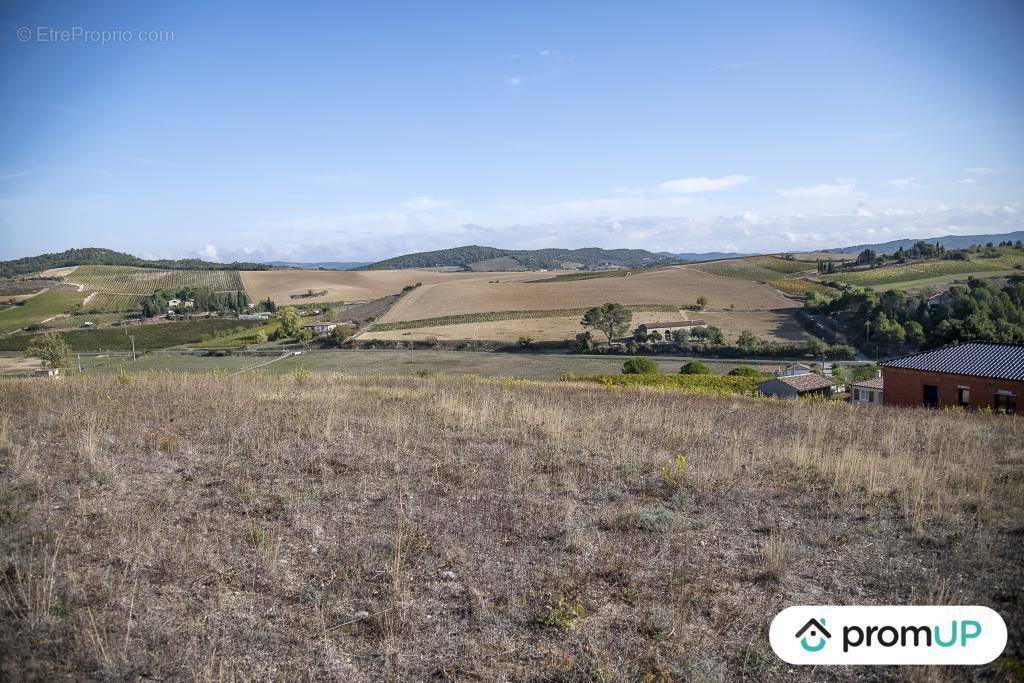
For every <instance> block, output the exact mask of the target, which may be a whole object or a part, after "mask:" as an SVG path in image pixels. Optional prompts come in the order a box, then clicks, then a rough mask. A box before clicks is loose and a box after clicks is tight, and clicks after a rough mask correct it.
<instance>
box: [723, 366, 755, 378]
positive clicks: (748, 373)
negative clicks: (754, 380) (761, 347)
mask: <svg viewBox="0 0 1024 683" xmlns="http://www.w3.org/2000/svg"><path fill="white" fill-rule="evenodd" d="M729 376H730V377H760V376H761V373H760V372H758V371H757V370H756V369H754V368H752V367H750V366H749V365H737V366H736V367H734V368H733V369H732V370H730V371H729Z"/></svg>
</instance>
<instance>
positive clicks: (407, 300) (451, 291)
mask: <svg viewBox="0 0 1024 683" xmlns="http://www.w3.org/2000/svg"><path fill="white" fill-rule="evenodd" d="M515 275H519V274H518V273H517V274H515ZM528 275H530V276H534V279H536V278H535V274H528ZM487 279H488V278H487V277H483V278H481V279H477V280H467V281H464V282H459V283H458V286H449V285H448V284H444V283H435V284H426V283H425V284H424V285H423V286H422V287H420V288H419V289H417V290H415V291H413V292H409V293H408V294H407V295H405V296H404V297H402V299H401V300H400V301H399V302H398V303H397V304H395V305H394V306H393V307H392V308H391V310H390V311H389V312H388V314H387V315H385V316H384V317H383V318H381V322H399V321H404V320H419V319H423V318H432V317H441V316H450V315H466V314H471V313H485V312H489V311H521V310H540V309H556V308H580V307H587V306H597V305H600V304H602V303H604V302H606V301H615V302H619V303H624V304H666V305H671V306H686V305H692V304H693V303H694V302H695V301H696V300H697V297H698V296H702V295H703V296H706V297H707V298H708V300H709V304H708V305H709V307H710V308H728V307H729V306H731V305H735V306H736V307H737V308H740V309H745V310H759V309H760V310H763V309H771V308H786V307H793V306H796V304H795V303H794V302H793V301H791V300H789V299H787V298H785V297H784V296H782V295H781V294H779V293H778V292H776V291H775V290H773V289H771V288H770V287H766V286H764V285H760V284H757V283H754V282H748V281H745V280H741V279H738V278H728V277H720V276H716V275H709V274H707V273H702V272H700V271H697V270H692V269H691V268H690V267H689V266H674V267H668V268H659V269H656V270H649V271H639V272H634V273H633V274H631V275H628V276H625V277H603V278H594V279H587V280H572V281H547V282H543V281H542V282H520V281H514V280H511V279H507V276H505V277H502V278H501V282H499V283H497V284H495V283H490V282H488V281H487ZM492 279H493V277H492Z"/></svg>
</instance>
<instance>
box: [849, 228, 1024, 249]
mask: <svg viewBox="0 0 1024 683" xmlns="http://www.w3.org/2000/svg"><path fill="white" fill-rule="evenodd" d="M1007 240H1009V241H1011V242H1016V241H1017V240H1024V230H1018V231H1016V232H1008V233H1004V234H1001V235H946V236H945V237H928V238H925V239H908V240H892V241H890V242H879V243H877V244H857V245H854V246H852V247H840V248H839V249H829V251H834V252H839V253H843V254H856V253H858V252H861V251H864V250H865V249H873V250H875V251H876V252H878V253H879V254H891V253H893V252H896V251H899V248H900V247H903V248H904V249H910V248H911V247H912V246H914V243H916V242H928V243H929V244H941V245H942V246H944V247H945V248H946V249H965V248H967V247H969V246H971V245H972V244H988V243H989V242H992V243H993V244H999V243H1000V242H1005V241H1007Z"/></svg>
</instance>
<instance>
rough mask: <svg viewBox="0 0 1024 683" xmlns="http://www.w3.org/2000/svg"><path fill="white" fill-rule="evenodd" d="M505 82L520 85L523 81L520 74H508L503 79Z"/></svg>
mask: <svg viewBox="0 0 1024 683" xmlns="http://www.w3.org/2000/svg"><path fill="white" fill-rule="evenodd" d="M505 82H506V83H508V84H509V85H520V84H521V83H522V82H523V77H522V76H509V77H508V78H506V79H505Z"/></svg>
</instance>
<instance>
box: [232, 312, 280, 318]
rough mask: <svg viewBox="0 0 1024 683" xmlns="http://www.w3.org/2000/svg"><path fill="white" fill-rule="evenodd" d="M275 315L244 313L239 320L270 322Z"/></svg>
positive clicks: (268, 313) (269, 313)
mask: <svg viewBox="0 0 1024 683" xmlns="http://www.w3.org/2000/svg"><path fill="white" fill-rule="evenodd" d="M273 315H274V314H273V313H271V312H270V311H260V312H259V313H242V314H241V315H239V316H238V319H239V320H268V319H270V318H271V316H273Z"/></svg>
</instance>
